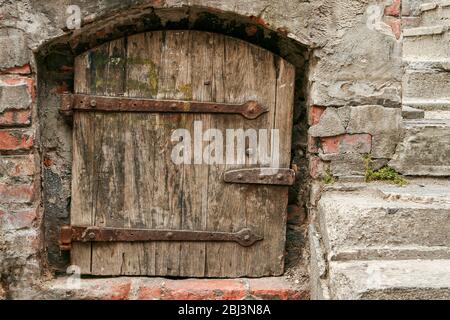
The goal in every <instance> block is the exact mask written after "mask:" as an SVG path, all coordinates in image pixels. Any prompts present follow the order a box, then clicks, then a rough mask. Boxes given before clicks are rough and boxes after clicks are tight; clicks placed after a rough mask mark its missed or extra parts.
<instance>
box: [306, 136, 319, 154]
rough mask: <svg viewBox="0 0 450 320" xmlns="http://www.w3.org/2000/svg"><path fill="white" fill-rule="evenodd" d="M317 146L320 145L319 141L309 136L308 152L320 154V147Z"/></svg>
mask: <svg viewBox="0 0 450 320" xmlns="http://www.w3.org/2000/svg"><path fill="white" fill-rule="evenodd" d="M317 145H318V139H317V138H314V137H312V136H310V135H308V152H310V153H318V152H319V147H318V146H317Z"/></svg>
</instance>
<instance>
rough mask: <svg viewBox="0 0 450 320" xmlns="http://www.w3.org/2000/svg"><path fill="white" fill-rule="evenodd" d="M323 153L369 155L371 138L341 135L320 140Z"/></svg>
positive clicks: (367, 136) (366, 135)
mask: <svg viewBox="0 0 450 320" xmlns="http://www.w3.org/2000/svg"><path fill="white" fill-rule="evenodd" d="M320 144H321V149H322V151H323V153H326V154H328V153H370V151H371V150H372V136H371V135H370V134H365V133H363V134H353V135H349V134H343V135H340V136H335V137H325V138H321V139H320Z"/></svg>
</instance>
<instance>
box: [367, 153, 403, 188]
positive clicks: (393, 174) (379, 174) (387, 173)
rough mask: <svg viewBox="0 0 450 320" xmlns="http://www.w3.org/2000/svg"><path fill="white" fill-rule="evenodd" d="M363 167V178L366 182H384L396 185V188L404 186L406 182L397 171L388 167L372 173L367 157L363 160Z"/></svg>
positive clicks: (370, 161)
mask: <svg viewBox="0 0 450 320" xmlns="http://www.w3.org/2000/svg"><path fill="white" fill-rule="evenodd" d="M364 165H365V169H366V170H365V177H366V182H371V181H386V182H391V183H393V184H396V185H398V186H404V185H406V184H407V183H408V182H407V181H406V180H405V178H403V177H402V176H401V175H400V174H399V173H398V172H397V171H395V170H394V169H393V168H391V167H389V166H385V167H383V168H381V169H379V170H376V171H374V170H373V169H372V158H371V157H370V156H367V157H366V158H364Z"/></svg>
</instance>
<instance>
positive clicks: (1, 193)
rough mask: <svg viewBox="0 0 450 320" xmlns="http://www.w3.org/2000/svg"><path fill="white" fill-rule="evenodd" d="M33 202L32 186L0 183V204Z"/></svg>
mask: <svg viewBox="0 0 450 320" xmlns="http://www.w3.org/2000/svg"><path fill="white" fill-rule="evenodd" d="M33 200H34V185H33V184H6V183H0V202H1V203H31V202H33Z"/></svg>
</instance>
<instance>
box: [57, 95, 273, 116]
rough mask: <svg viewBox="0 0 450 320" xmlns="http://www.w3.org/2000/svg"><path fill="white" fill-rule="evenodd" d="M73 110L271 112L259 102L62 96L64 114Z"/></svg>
mask: <svg viewBox="0 0 450 320" xmlns="http://www.w3.org/2000/svg"><path fill="white" fill-rule="evenodd" d="M72 110H79V111H103V112H157V113H166V112H167V113H224V114H240V115H242V116H243V117H245V118H247V119H256V118H258V117H259V116H260V115H262V114H263V113H266V112H268V109H267V108H265V107H263V106H262V105H260V104H259V103H258V102H256V101H247V102H245V103H243V104H230V103H216V102H199V101H181V100H156V99H140V98H125V97H105V96H94V95H84V94H69V93H65V94H62V96H61V107H60V112H61V113H62V114H64V115H70V114H71V112H72Z"/></svg>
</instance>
